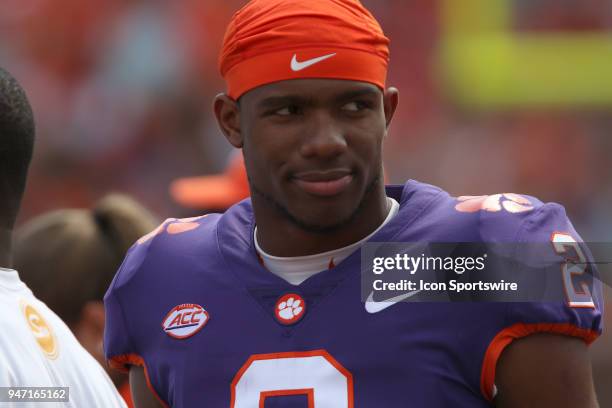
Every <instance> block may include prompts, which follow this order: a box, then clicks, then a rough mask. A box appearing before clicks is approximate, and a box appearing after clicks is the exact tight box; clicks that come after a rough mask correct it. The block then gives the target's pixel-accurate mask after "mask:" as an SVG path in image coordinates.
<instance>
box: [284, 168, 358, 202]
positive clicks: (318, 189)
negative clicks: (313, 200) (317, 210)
mask: <svg viewBox="0 0 612 408" xmlns="http://www.w3.org/2000/svg"><path fill="white" fill-rule="evenodd" d="M293 181H294V182H295V184H296V185H297V186H298V187H299V188H301V189H302V190H304V191H305V192H307V193H309V194H312V195H317V196H321V197H331V196H334V195H337V194H340V193H342V192H343V191H344V190H346V189H347V188H348V186H349V185H350V184H351V182H352V181H353V174H352V173H351V171H350V170H347V169H333V170H326V171H306V172H301V173H297V174H295V175H294V176H293Z"/></svg>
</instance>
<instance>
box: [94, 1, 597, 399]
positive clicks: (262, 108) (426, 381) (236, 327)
mask: <svg viewBox="0 0 612 408" xmlns="http://www.w3.org/2000/svg"><path fill="white" fill-rule="evenodd" d="M388 46H389V41H388V39H387V38H386V37H385V35H384V34H383V31H382V29H381V28H380V26H379V24H378V23H377V21H376V20H375V19H374V17H373V16H372V15H371V13H370V12H369V11H368V10H366V9H365V8H364V7H363V6H362V5H361V4H360V3H359V2H358V1H357V0H253V1H251V2H249V3H248V4H247V5H246V6H245V7H243V8H242V9H241V10H239V11H238V12H237V13H236V14H235V15H234V17H233V19H232V21H231V23H230V25H229V27H228V29H227V33H226V36H225V40H224V47H223V50H222V53H221V57H220V69H221V73H222V75H223V76H224V78H225V80H226V83H227V88H228V90H227V93H226V94H223V95H219V96H218V97H217V98H216V99H215V102H214V111H215V114H216V117H217V119H218V122H219V125H220V127H221V129H222V131H223V133H224V134H225V136H226V138H227V139H228V140H229V142H230V143H231V144H232V145H233V146H235V147H236V148H240V149H242V151H243V153H244V160H245V166H246V170H247V174H248V179H249V186H250V191H251V199H248V200H245V201H242V202H241V203H239V204H237V205H235V206H233V207H231V208H230V209H229V210H228V211H226V212H225V213H224V214H223V215H220V214H211V215H207V216H204V217H200V218H192V219H184V220H177V219H170V220H167V221H166V222H164V223H163V224H162V225H161V226H160V227H159V228H158V229H157V230H155V231H154V232H152V233H151V234H149V235H148V236H145V237H143V238H142V239H141V240H140V241H139V243H138V244H137V245H136V246H135V247H133V248H132V249H131V251H130V253H129V254H128V257H127V259H126V260H125V261H124V263H123V265H122V267H121V268H120V270H119V272H118V273H117V275H116V277H115V279H114V281H113V283H112V284H111V287H110V288H109V291H108V292H107V295H106V298H105V301H106V308H107V326H106V333H105V347H106V355H107V357H108V359H109V360H110V363H111V364H112V365H113V366H115V367H117V368H119V369H123V370H129V372H130V378H131V382H132V384H133V387H134V392H135V395H134V397H135V402H136V406H137V407H139V408H141V407H153V406H160V405H162V406H171V407H195V406H210V407H227V406H229V407H232V408H246V407H249V408H251V407H257V406H259V407H266V408H269V407H315V408H332V407H333V408H339V407H346V408H348V407H400V406H402V407H404V406H405V407H450V406H452V407H466V408H467V407H470V408H474V407H491V406H493V405H495V406H498V407H514V408H516V407H521V408H524V407H539V408H541V407H551V408H552V407H555V408H559V407H585V408H586V407H588V408H593V407H596V406H597V402H596V397H595V395H594V391H593V385H592V378H591V367H590V363H589V359H588V355H587V344H589V343H590V342H592V341H593V340H594V339H595V338H596V337H597V336H598V334H599V333H600V330H601V327H600V323H601V313H600V310H601V309H600V306H601V301H600V298H599V292H598V291H597V289H593V290H592V292H590V294H589V298H588V299H586V300H584V303H581V305H580V306H588V307H571V305H572V303H569V304H566V303H565V302H556V303H555V302H552V303H538V302H529V303H490V304H486V305H485V304H483V303H475V302H474V303H467V302H466V303H460V304H458V303H442V302H440V303H405V302H404V303H399V302H398V303H393V302H379V303H376V302H374V303H373V302H366V303H364V302H362V301H361V279H360V272H361V258H360V248H361V247H362V246H363V245H364V244H365V243H366V242H369V241H372V242H515V241H516V242H550V239H551V236H553V233H555V232H558V233H559V234H563V235H560V236H561V237H562V238H563V239H562V242H563V243H564V244H559V245H558V246H557V247H554V248H557V249H558V251H559V252H563V251H564V250H565V248H566V247H565V246H564V245H566V244H567V246H568V247H571V246H572V245H574V244H575V242H574V241H579V237H578V236H577V235H576V232H575V231H574V229H573V227H572V225H571V224H570V222H569V221H568V219H567V217H566V216H565V213H564V210H563V208H562V207H561V206H559V205H557V204H544V203H542V202H540V201H538V200H537V199H535V198H532V197H526V196H522V195H516V194H506V195H502V194H498V195H493V196H490V197H464V198H462V199H456V198H453V197H451V196H450V195H449V194H447V193H446V192H444V191H442V190H440V189H439V188H436V187H434V186H431V185H427V184H423V183H420V182H417V181H408V182H407V183H406V184H405V185H403V186H389V187H385V186H384V183H383V182H382V180H383V177H382V145H383V141H384V139H385V137H386V135H387V132H388V128H389V125H390V123H391V120H392V118H393V114H394V112H395V109H396V107H397V104H398V98H399V93H398V90H397V89H395V88H393V87H387V86H386V83H385V82H386V81H385V80H386V74H387V63H388V60H389V50H388ZM576 245H577V244H576ZM550 248H551V251H553V245H550ZM568 250H569V249H568ZM555 256H556V255H555ZM574 289H575V288H574ZM576 291H577V289H576V290H575V292H576ZM583 295H584V294H583Z"/></svg>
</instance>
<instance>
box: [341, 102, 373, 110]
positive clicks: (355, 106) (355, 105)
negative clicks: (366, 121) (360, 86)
mask: <svg viewBox="0 0 612 408" xmlns="http://www.w3.org/2000/svg"><path fill="white" fill-rule="evenodd" d="M366 108H368V104H367V103H365V102H360V101H353V102H349V103H347V104H346V105H344V106H343V107H342V109H343V110H345V111H349V112H360V111H362V110H364V109H366Z"/></svg>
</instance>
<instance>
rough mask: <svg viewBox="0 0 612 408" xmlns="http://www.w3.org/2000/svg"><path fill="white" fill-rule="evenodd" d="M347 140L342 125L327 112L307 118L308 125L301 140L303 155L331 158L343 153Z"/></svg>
mask: <svg viewBox="0 0 612 408" xmlns="http://www.w3.org/2000/svg"><path fill="white" fill-rule="evenodd" d="M347 146H348V145H347V142H346V137H345V134H344V131H343V129H342V127H341V126H340V125H339V124H338V123H337V122H336V121H335V120H334V118H333V117H332V116H331V115H330V114H329V113H327V112H318V113H316V114H314V115H312V117H311V118H309V126H308V130H307V132H306V134H305V135H304V139H303V140H302V146H301V153H302V155H303V156H304V157H320V158H333V157H335V156H338V155H340V154H342V153H344V152H345V151H346V149H347Z"/></svg>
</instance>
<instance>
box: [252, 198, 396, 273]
mask: <svg viewBox="0 0 612 408" xmlns="http://www.w3.org/2000/svg"><path fill="white" fill-rule="evenodd" d="M387 206H388V208H389V213H388V214H387V218H385V220H384V221H383V222H382V224H381V225H380V226H379V227H378V228H376V230H375V231H374V232H372V233H371V234H370V235H368V236H367V237H365V238H363V239H362V240H360V241H358V242H355V243H353V244H351V245H349V246H345V247H344V248H340V249H334V250H332V251H328V252H323V253H320V254H314V255H307V256H294V257H279V256H272V255H270V254H268V253H266V252H265V251H264V250H263V249H261V247H260V246H259V243H258V242H257V227H255V232H254V235H255V237H254V238H255V249H256V250H257V252H258V253H259V256H260V257H261V259H262V260H263V264H264V266H265V267H266V269H268V270H269V271H270V272H272V273H273V274H274V275H276V276H278V277H280V278H282V279H284V280H286V281H287V282H289V283H291V284H292V285H299V284H300V283H302V282H304V281H305V280H306V279H308V278H310V277H311V276H313V275H316V274H317V273H319V272H322V271H326V270H328V269H330V266H331V267H333V266H334V265H338V264H339V263H340V262H342V261H343V260H345V259H346V258H347V257H348V256H349V255H350V254H352V253H353V252H355V250H357V248H359V247H361V246H362V245H363V244H364V243H365V242H366V241H367V240H368V239H370V238H371V237H372V236H373V235H374V234H376V233H377V232H378V231H380V229H381V228H382V227H384V226H385V225H387V223H388V222H389V221H391V219H393V217H395V216H396V215H397V213H398V211H399V203H398V202H397V201H396V200H394V199H393V198H390V197H387ZM330 264H331V265H330Z"/></svg>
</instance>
